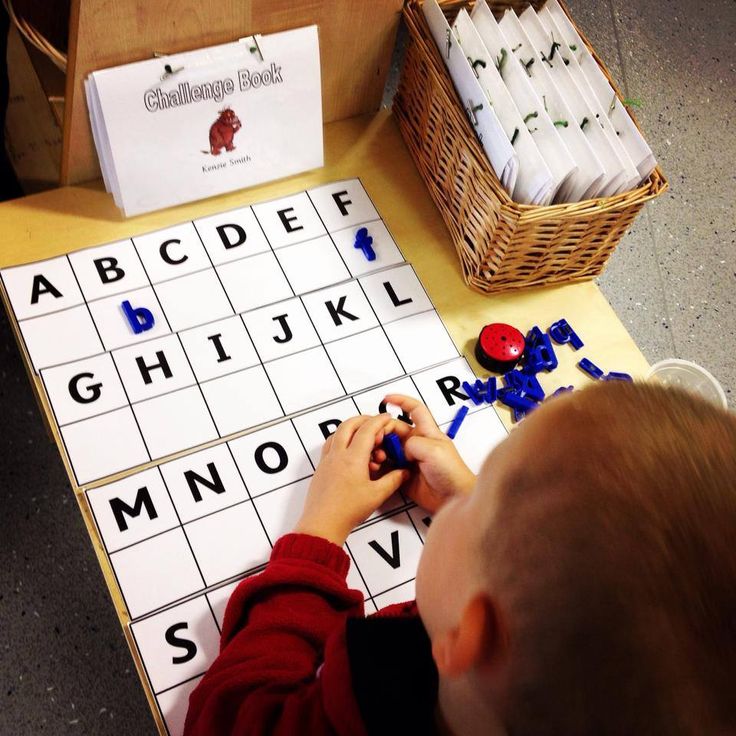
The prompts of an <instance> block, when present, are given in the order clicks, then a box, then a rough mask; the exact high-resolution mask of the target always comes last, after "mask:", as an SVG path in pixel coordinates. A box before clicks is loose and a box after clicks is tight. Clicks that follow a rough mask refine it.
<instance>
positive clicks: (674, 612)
mask: <svg viewBox="0 0 736 736" xmlns="http://www.w3.org/2000/svg"><path fill="white" fill-rule="evenodd" d="M387 401H388V402H389V403H392V404H397V405H399V406H400V407H402V408H403V409H404V410H405V411H407V412H408V413H409V414H410V416H411V419H412V421H413V425H414V426H413V427H409V426H408V425H406V426H405V427H402V426H401V424H402V423H401V422H395V421H393V420H391V418H390V417H388V416H386V415H383V416H379V417H356V418H354V419H351V420H348V421H346V422H344V423H343V424H342V425H341V426H340V427H339V428H338V430H337V431H336V432H335V434H334V435H333V436H332V437H331V438H330V439H329V440H328V441H327V442H326V443H325V447H324V450H323V453H322V460H321V462H320V464H319V466H318V468H317V471H316V473H315V475H314V478H313V480H312V484H311V487H310V491H309V494H308V497H307V501H306V505H305V508H304V513H303V516H302V518H301V521H300V522H299V524H298V525H297V527H296V529H295V530H294V533H293V534H288V535H286V536H284V537H282V538H281V539H280V540H279V541H278V542H277V544H276V545H275V547H274V549H273V554H272V556H271V562H270V563H269V566H268V567H267V569H266V570H265V571H264V572H263V573H261V574H260V575H258V576H255V577H253V578H250V579H248V580H246V581H244V582H243V583H241V585H240V586H239V587H238V589H237V590H236V592H235V593H234V594H233V596H232V598H231V600H230V603H229V606H228V609H227V613H226V617H225V625H224V628H223V636H222V648H221V653H220V656H219V657H218V659H217V660H216V661H215V662H214V663H213V665H212V667H211V668H210V670H209V672H208V673H207V675H206V676H205V677H204V679H203V680H202V682H201V683H200V684H199V686H198V687H197V689H196V690H195V691H194V692H193V694H192V696H191V699H190V707H189V714H188V718H187V725H186V733H187V734H188V735H189V736H195V735H204V734H208V735H209V734H236V733H237V734H340V735H342V734H358V735H362V734H390V733H397V734H398V733H402V734H408V733H412V734H413V733H417V734H425V733H448V734H450V733H451V734H463V735H466V734H467V735H470V734H514V735H515V736H525V735H532V734H533V735H534V736H540V735H541V736H543V735H544V734H550V735H551V734H565V735H566V736H571V735H574V734H668V736H670V735H672V734H716V733H723V734H725V733H736V696H735V695H734V683H736V418H734V417H733V416H732V415H730V414H728V413H727V412H724V411H722V410H719V409H716V408H714V407H713V406H710V405H708V404H706V403H704V402H702V401H700V400H698V399H696V398H693V397H691V396H688V395H686V394H684V393H681V392H678V391H674V390H667V389H664V388H661V387H658V386H654V385H646V384H623V383H618V382H616V383H613V382H611V383H606V384H604V383H601V384H598V385H596V386H594V387H592V388H590V389H586V390H584V391H576V392H574V393H572V394H569V395H565V396H561V397H559V398H556V399H554V400H553V401H550V402H546V403H545V404H544V405H543V406H542V407H541V408H539V409H538V410H537V411H535V412H534V413H533V414H532V415H530V416H529V417H528V418H527V419H525V420H524V422H523V423H522V424H521V425H520V426H519V427H518V428H517V429H516V430H515V431H514V432H512V433H511V435H510V437H509V438H508V439H507V440H506V441H505V442H503V443H502V444H501V445H500V446H499V447H497V448H496V449H495V450H494V451H493V452H492V453H491V455H490V457H489V458H488V460H487V461H486V463H485V465H484V467H483V469H482V470H481V473H480V475H479V476H478V478H477V479H475V478H474V477H473V475H472V474H471V473H470V471H469V470H468V469H467V467H466V466H465V465H464V464H463V462H462V460H461V459H460V457H459V456H458V454H457V452H456V451H455V448H454V446H453V444H452V442H451V441H450V440H449V439H448V438H447V437H445V436H444V435H443V434H442V432H441V431H440V430H439V429H438V428H437V426H436V425H435V423H434V421H433V420H432V418H431V416H430V414H429V412H428V410H427V409H426V408H425V407H424V406H423V405H421V404H420V403H419V402H417V401H415V400H413V399H410V398H408V397H405V396H388V397H387ZM386 431H395V432H399V433H400V434H401V436H402V438H403V442H404V448H405V453H406V455H407V457H408V459H409V460H410V461H412V466H413V467H412V470H411V471H409V472H407V471H397V470H394V471H391V472H389V473H388V474H386V475H383V476H382V477H378V478H377V479H374V477H375V473H376V471H377V470H378V468H379V466H380V464H381V463H382V462H383V461H384V459H385V457H384V456H383V454H382V452H381V451H380V450H377V447H378V443H379V442H380V440H381V438H382V436H383V433H384V432H386ZM402 484H404V487H405V488H407V489H408V492H409V494H410V495H411V496H412V497H413V498H414V499H415V500H416V501H417V502H418V503H420V504H422V505H423V506H425V507H426V508H427V509H428V510H429V511H431V512H437V511H439V513H437V515H436V516H435V517H434V520H433V522H432V525H431V528H430V530H429V533H428V535H427V539H426V545H425V548H424V552H423V556H422V559H421V562H420V565H419V570H418V573H417V579H416V595H417V601H416V604H414V603H410V604H401V605H396V606H391V607H389V608H387V609H384V610H383V611H381V612H379V613H378V614H376V615H374V616H372V617H369V618H365V617H364V615H363V605H362V596H361V594H360V593H358V592H357V591H351V590H349V589H348V587H347V585H346V582H345V576H346V573H347V570H348V566H349V560H348V557H347V555H346V554H345V552H343V550H342V549H341V546H342V544H343V543H344V541H345V539H346V537H347V535H348V533H349V532H350V530H351V529H352V527H353V526H354V525H355V524H356V523H359V522H360V521H362V520H363V519H364V518H365V517H366V516H368V515H369V514H370V513H371V512H372V511H373V510H374V509H375V508H377V507H378V506H379V505H380V504H381V502H382V501H384V500H385V499H386V498H387V497H388V496H389V495H390V494H391V493H392V492H393V491H394V490H396V489H397V488H398V487H399V486H400V485H402Z"/></svg>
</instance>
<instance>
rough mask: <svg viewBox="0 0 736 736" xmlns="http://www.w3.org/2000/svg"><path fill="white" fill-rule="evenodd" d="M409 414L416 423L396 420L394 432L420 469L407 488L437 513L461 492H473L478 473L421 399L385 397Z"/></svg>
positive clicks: (410, 458)
mask: <svg viewBox="0 0 736 736" xmlns="http://www.w3.org/2000/svg"><path fill="white" fill-rule="evenodd" d="M384 401H386V402H387V403H389V404H393V405H394V406H398V407H400V408H401V409H403V410H404V411H405V412H406V413H407V414H409V416H410V418H411V420H412V422H413V423H414V426H413V427H411V426H409V425H408V424H406V423H404V422H400V421H399V422H396V425H395V426H394V428H393V431H394V432H396V433H397V434H399V435H400V436H401V438H402V440H403V443H404V454H405V455H406V459H407V460H409V461H410V462H415V463H416V464H417V469H416V471H415V472H414V473H412V476H411V478H410V480H409V481H408V483H407V484H406V485H405V486H404V487H403V489H402V490H403V491H404V492H405V493H406V494H407V495H408V496H409V498H411V499H412V500H413V501H414V502H415V503H417V504H419V505H420V506H422V507H423V508H425V509H427V511H429V512H430V513H435V512H436V511H437V510H438V509H439V508H440V507H441V506H442V505H443V504H444V503H445V502H446V501H449V500H450V499H451V498H452V497H453V496H456V495H458V494H467V493H470V491H471V490H472V488H473V486H474V485H475V475H474V474H473V472H472V471H471V470H470V468H468V466H467V465H466V464H465V463H464V462H463V459H462V458H461V457H460V453H459V452H458V451H457V448H456V447H455V444H454V443H453V441H452V440H451V439H450V438H449V437H448V436H447V435H446V434H445V433H444V432H443V431H442V430H441V429H440V428H439V427H438V426H437V424H436V422H435V421H434V418H433V417H432V415H431V414H430V412H429V409H427V407H426V406H425V405H424V404H422V402H421V401H419V400H418V399H413V398H411V397H409V396H404V395H403V394H389V395H388V396H386V398H385V399H384Z"/></svg>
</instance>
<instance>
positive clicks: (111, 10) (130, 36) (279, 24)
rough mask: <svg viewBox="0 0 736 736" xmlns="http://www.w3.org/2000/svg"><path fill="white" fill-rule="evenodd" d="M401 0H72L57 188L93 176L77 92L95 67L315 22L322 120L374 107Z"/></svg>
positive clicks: (94, 164) (82, 106)
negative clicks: (60, 160)
mask: <svg viewBox="0 0 736 736" xmlns="http://www.w3.org/2000/svg"><path fill="white" fill-rule="evenodd" d="M401 6H402V0H370V1H366V0H340V2H335V1H334V0H72V7H71V18H70V26H69V27H70V33H69V68H68V74H67V87H66V107H65V119H64V150H63V154H62V165H61V182H62V184H77V183H79V182H85V181H90V180H92V179H96V178H98V177H99V176H100V168H99V164H98V162H97V154H96V152H95V150H94V144H93V142H92V133H91V129H90V125H89V118H88V113H87V103H86V99H85V96H84V87H83V84H84V79H85V78H86V77H87V75H88V74H89V73H90V72H92V71H95V70H97V69H104V68H106V67H110V66H117V65H119V64H126V63H128V62H132V61H140V60H142V59H150V58H151V57H152V54H153V52H154V51H157V52H161V53H166V54H171V53H174V52H179V51H188V50H190V49H196V48H200V47H202V46H211V45H213V44H218V43H225V42H227V41H234V40H236V39H238V38H242V37H244V36H248V35H251V34H253V33H263V34H265V33H275V32H277V31H285V30H287V29H290V28H298V27H299V26H305V25H312V24H317V25H318V26H319V43H320V58H321V67H322V105H323V115H324V120H325V122H330V121H332V120H342V119H343V118H348V117H352V116H355V115H362V114H365V113H369V112H374V111H375V110H377V109H378V106H379V104H380V102H381V95H382V93H383V86H384V82H385V81H386V74H387V72H388V69H389V66H390V64H391V50H392V49H393V46H394V40H395V37H396V28H397V26H398V20H399V11H400V10H401Z"/></svg>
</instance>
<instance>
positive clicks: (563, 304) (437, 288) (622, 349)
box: [0, 110, 648, 388]
mask: <svg viewBox="0 0 736 736" xmlns="http://www.w3.org/2000/svg"><path fill="white" fill-rule="evenodd" d="M325 161H326V163H325V166H324V168H322V169H319V170H316V171H313V172H310V173H307V174H300V175H298V176H294V177H291V178H289V179H284V180H281V181H278V182H275V183H271V184H265V185H262V186H258V187H253V188H251V189H247V190H243V191H239V192H234V193H231V194H226V195H222V196H220V197H215V198H212V199H208V200H204V201H201V202H197V203H194V204H187V205H182V206H180V207H174V208H170V209H167V210H163V211H161V212H156V213H152V214H148V215H143V216H140V217H135V218H130V219H127V220H126V219H124V218H123V217H122V216H121V214H120V213H119V211H118V209H117V208H116V207H115V205H114V204H113V202H112V198H111V197H110V196H109V195H107V194H105V192H104V190H103V189H102V186H101V184H100V183H95V184H90V185H83V186H76V187H65V188H62V189H58V190H55V191H53V192H46V193H43V194H39V195H35V196H31V197H25V198H23V199H20V200H16V201H12V202H7V203H4V204H0V267H6V266H9V265H13V264H17V263H26V262H29V261H34V260H38V259H41V258H48V257H50V256H55V255H59V254H61V253H66V252H69V251H71V250H75V249H78V248H82V247H87V246H90V245H98V244H101V243H106V242H110V241H113V240H118V239H120V238H125V237H130V236H132V235H138V234H141V233H144V232H147V231H150V230H155V229H157V228H161V227H165V226H167V225H172V224H174V223H177V222H183V221H186V220H190V219H193V218H196V217H200V216H203V215H206V214H211V213H214V212H219V211H223V210H226V209H231V208H234V207H239V206H242V205H243V204H248V203H251V202H258V201H260V200H264V199H269V198H273V197H277V196H280V195H283V194H287V193H290V192H294V191H298V190H300V189H305V188H307V187H311V186H315V185H317V184H320V183H325V182H329V181H334V180H336V179H341V178H348V177H354V176H359V177H360V178H361V180H362V181H363V184H364V185H365V187H366V189H367V190H368V193H369V194H370V196H371V197H372V198H373V200H374V202H375V204H376V207H377V208H378V211H379V213H380V214H381V216H382V217H383V219H384V220H385V222H386V223H387V225H388V227H389V229H390V230H391V232H392V234H393V236H394V238H395V239H396V241H397V243H398V244H399V247H400V248H401V249H402V251H403V252H404V254H405V256H406V258H407V260H409V261H411V262H412V263H413V264H414V266H415V268H416V270H417V273H418V274H419V277H420V278H421V280H422V282H423V283H424V285H425V286H426V288H427V290H428V291H429V294H430V296H431V297H432V299H433V301H434V303H435V305H436V306H437V308H438V310H439V312H440V314H441V316H442V318H443V319H444V320H445V322H446V324H447V326H448V328H449V330H450V333H451V334H452V337H453V339H454V340H455V343H456V345H457V346H458V348H459V349H460V350H461V351H462V352H464V353H466V355H467V356H468V357H470V358H471V362H472V363H473V365H474V366H475V367H476V368H477V369H478V371H479V373H480V372H481V371H480V368H479V367H478V366H477V364H475V362H474V360H473V358H472V348H473V345H474V342H475V338H476V336H477V333H478V331H479V329H480V327H481V326H482V325H484V324H486V323H487V322H497V321H506V322H510V323H511V324H514V325H516V326H517V327H519V329H521V330H526V329H527V328H528V327H530V326H531V325H533V324H539V325H540V326H541V327H542V328H545V327H548V326H549V325H550V324H551V322H552V321H554V320H556V319H558V318H560V317H565V318H567V320H568V321H569V322H570V323H571V324H572V325H573V326H574V327H575V329H576V330H577V331H578V333H579V334H580V335H581V336H582V338H583V340H584V341H585V348H584V349H582V350H581V351H579V354H578V353H575V352H574V351H573V350H572V349H571V348H570V347H569V346H562V347H560V348H559V349H558V350H557V353H558V355H559V357H560V368H559V369H558V370H557V371H555V372H554V373H553V374H550V375H543V376H542V383H543V385H544V386H545V388H555V387H557V386H559V385H563V384H573V385H583V384H585V382H586V381H587V380H589V379H587V377H586V376H585V374H583V373H581V372H580V371H579V370H578V369H577V368H575V367H574V364H575V361H576V360H578V359H579V358H580V357H581V356H583V355H585V356H587V357H589V358H590V359H591V360H593V362H595V363H597V364H598V365H600V366H601V367H602V368H603V369H605V370H618V371H627V372H630V373H632V374H634V375H643V374H644V373H645V372H646V370H647V368H648V365H647V363H646V360H645V359H644V357H643V356H642V354H641V353H640V352H639V350H638V348H637V347H636V345H635V344H634V342H633V341H632V340H631V338H630V337H629V335H628V333H627V332H626V330H625V329H624V327H623V325H622V324H621V323H620V322H619V320H618V318H617V317H616V315H615V314H614V312H613V310H612V309H611V307H610V306H609V305H608V302H607V301H606V300H605V298H604V297H603V295H602V294H601V293H600V291H599V290H598V288H597V287H596V286H595V284H594V283H592V282H586V283H582V284H572V285H569V286H563V287H554V288H545V289H536V290H532V291H527V292H521V293H510V294H509V295H497V296H483V295H480V294H476V293H474V292H472V291H470V290H469V289H468V288H467V287H466V286H465V285H464V283H463V282H462V279H461V276H460V268H459V265H458V262H457V258H456V256H455V252H454V249H453V247H452V245H451V243H450V239H449V237H448V235H447V231H446V230H445V226H444V224H443V222H442V220H441V218H440V215H439V213H438V212H437V210H436V209H435V207H434V205H433V204H432V202H431V200H430V198H429V195H428V194H427V192H426V189H425V187H424V183H423V182H422V180H421V179H420V178H419V175H418V174H417V172H416V169H415V168H414V164H413V162H412V160H411V158H410V157H409V154H408V152H407V150H406V148H405V146H404V143H403V140H402V139H401V136H400V135H399V132H398V129H397V127H396V124H395V122H394V119H393V118H392V116H391V114H390V113H389V112H387V111H385V110H384V111H381V112H380V113H378V114H376V115H375V116H365V117H360V118H351V119H348V120H343V121H339V122H336V123H331V124H329V125H326V126H325Z"/></svg>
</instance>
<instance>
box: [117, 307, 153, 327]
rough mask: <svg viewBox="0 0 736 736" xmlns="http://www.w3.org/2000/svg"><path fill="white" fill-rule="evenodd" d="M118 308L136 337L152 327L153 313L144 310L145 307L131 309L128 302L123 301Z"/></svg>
mask: <svg viewBox="0 0 736 736" xmlns="http://www.w3.org/2000/svg"><path fill="white" fill-rule="evenodd" d="M120 306H121V308H122V310H123V314H124V315H125V317H126V318H127V320H128V322H129V323H130V326H131V327H132V328H133V332H135V334H136V335H138V334H140V333H141V332H145V331H146V330H150V329H151V327H153V325H154V322H155V320H154V319H153V313H152V312H151V310H150V309H146V308H145V307H132V306H131V305H130V302H129V301H124V302H123V303H122V304H121V305H120Z"/></svg>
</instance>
